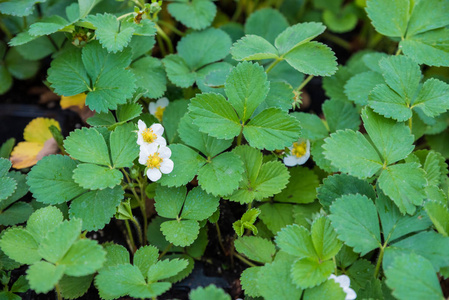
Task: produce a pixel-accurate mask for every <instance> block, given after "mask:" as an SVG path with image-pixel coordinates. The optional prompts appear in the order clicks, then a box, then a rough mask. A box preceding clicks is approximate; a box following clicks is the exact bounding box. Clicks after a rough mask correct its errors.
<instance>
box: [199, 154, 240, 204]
mask: <svg viewBox="0 0 449 300" xmlns="http://www.w3.org/2000/svg"><path fill="white" fill-rule="evenodd" d="M243 171H244V169H243V162H242V160H241V159H240V157H239V156H238V155H237V154H234V153H230V152H226V153H223V154H220V155H219V156H217V157H215V158H214V159H212V161H211V162H209V163H207V164H206V165H204V166H203V167H202V168H201V169H200V170H199V171H198V183H199V185H200V186H201V187H202V188H203V189H204V190H205V191H206V192H208V193H210V194H212V195H214V196H219V195H220V196H225V195H229V194H231V193H232V192H233V191H234V190H236V189H237V188H238V187H239V182H240V180H241V179H242V173H243Z"/></svg>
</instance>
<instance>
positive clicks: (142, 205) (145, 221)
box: [139, 180, 148, 245]
mask: <svg viewBox="0 0 449 300" xmlns="http://www.w3.org/2000/svg"><path fill="white" fill-rule="evenodd" d="M139 189H140V201H139V206H140V211H141V212H142V218H143V226H144V227H143V242H144V245H146V244H147V228H148V218H147V208H146V202H145V200H146V199H145V184H144V183H142V182H141V181H140V180H139Z"/></svg>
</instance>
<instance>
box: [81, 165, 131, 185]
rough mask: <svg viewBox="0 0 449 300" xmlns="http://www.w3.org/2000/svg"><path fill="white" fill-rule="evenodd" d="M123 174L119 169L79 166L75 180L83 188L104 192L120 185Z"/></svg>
mask: <svg viewBox="0 0 449 300" xmlns="http://www.w3.org/2000/svg"><path fill="white" fill-rule="evenodd" d="M122 179H123V174H122V173H121V172H120V171H119V170H117V169H111V168H109V167H102V166H98V165H93V164H79V165H78V166H77V168H76V169H75V170H74V171H73V180H74V181H75V182H76V183H78V184H79V185H80V186H81V187H82V188H85V189H90V190H102V189H104V188H113V187H114V186H116V185H119V184H120V182H121V181H122Z"/></svg>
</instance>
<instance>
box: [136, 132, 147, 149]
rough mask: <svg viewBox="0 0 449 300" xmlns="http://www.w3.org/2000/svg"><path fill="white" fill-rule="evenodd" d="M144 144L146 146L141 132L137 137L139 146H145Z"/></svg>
mask: <svg viewBox="0 0 449 300" xmlns="http://www.w3.org/2000/svg"><path fill="white" fill-rule="evenodd" d="M144 144H145V141H144V140H143V136H142V134H141V133H140V132H139V135H138V136H137V145H140V146H142V145H144Z"/></svg>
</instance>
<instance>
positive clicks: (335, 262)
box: [332, 256, 338, 276]
mask: <svg viewBox="0 0 449 300" xmlns="http://www.w3.org/2000/svg"><path fill="white" fill-rule="evenodd" d="M332 260H333V261H334V267H335V270H334V274H335V276H337V271H338V270H337V260H336V259H335V256H334V257H332Z"/></svg>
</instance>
